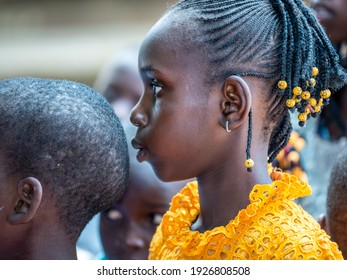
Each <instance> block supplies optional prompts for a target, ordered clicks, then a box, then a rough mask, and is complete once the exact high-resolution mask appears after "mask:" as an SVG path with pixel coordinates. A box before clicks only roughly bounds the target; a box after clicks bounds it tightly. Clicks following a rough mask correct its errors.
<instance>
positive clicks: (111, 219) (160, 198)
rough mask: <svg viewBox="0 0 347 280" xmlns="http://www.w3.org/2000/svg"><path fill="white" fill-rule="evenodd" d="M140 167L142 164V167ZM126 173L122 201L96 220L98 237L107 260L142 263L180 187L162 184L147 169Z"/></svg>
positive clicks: (180, 184)
mask: <svg viewBox="0 0 347 280" xmlns="http://www.w3.org/2000/svg"><path fill="white" fill-rule="evenodd" d="M142 165H143V164H142ZM142 170H143V169H141V168H138V169H136V170H135V171H133V172H131V173H130V185H129V187H128V189H127V192H126V194H125V195H124V197H123V199H122V200H121V201H120V202H118V203H114V204H113V206H112V208H110V209H108V210H107V211H105V212H103V213H102V214H101V217H100V237H101V241H102V244H103V248H104V251H105V254H106V257H107V259H121V260H145V259H147V258H148V249H149V245H150V242H151V240H152V237H153V234H154V232H155V230H156V227H157V226H158V225H159V224H160V222H161V219H162V216H163V215H164V214H165V212H166V211H167V210H168V208H169V203H170V202H171V198H172V196H173V195H174V194H175V193H177V192H178V191H179V189H180V188H181V187H183V183H182V182H181V183H163V182H161V181H159V180H158V179H157V178H156V177H155V176H154V173H153V171H152V170H151V169H147V171H146V172H143V171H142Z"/></svg>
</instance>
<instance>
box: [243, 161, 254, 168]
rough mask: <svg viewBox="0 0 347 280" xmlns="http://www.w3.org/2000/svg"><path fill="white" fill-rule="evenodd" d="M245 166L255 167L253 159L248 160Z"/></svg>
mask: <svg viewBox="0 0 347 280" xmlns="http://www.w3.org/2000/svg"><path fill="white" fill-rule="evenodd" d="M245 166H246V167H247V168H252V167H253V166H254V161H253V160H252V159H246V161H245Z"/></svg>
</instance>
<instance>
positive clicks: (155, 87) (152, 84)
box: [151, 80, 163, 96]
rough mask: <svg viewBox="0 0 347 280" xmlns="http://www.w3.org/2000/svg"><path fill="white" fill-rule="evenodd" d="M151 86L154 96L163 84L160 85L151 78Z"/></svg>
mask: <svg viewBox="0 0 347 280" xmlns="http://www.w3.org/2000/svg"><path fill="white" fill-rule="evenodd" d="M151 86H152V92H153V95H154V96H156V95H158V94H159V93H160V92H161V91H162V89H163V86H161V85H160V84H159V83H158V81H157V80H153V81H152V82H151Z"/></svg>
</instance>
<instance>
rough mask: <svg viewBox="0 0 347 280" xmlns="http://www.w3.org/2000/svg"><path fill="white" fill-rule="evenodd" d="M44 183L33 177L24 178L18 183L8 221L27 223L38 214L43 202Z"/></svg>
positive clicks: (15, 223) (11, 222)
mask: <svg viewBox="0 0 347 280" xmlns="http://www.w3.org/2000/svg"><path fill="white" fill-rule="evenodd" d="M41 199H42V185H41V183H40V181H39V180H37V179H36V178H33V177H26V178H24V179H22V180H21V181H20V182H19V183H18V185H17V193H16V197H15V200H14V204H13V209H12V211H11V212H10V213H9V214H8V218H7V220H8V222H9V223H10V224H12V225H19V224H25V223H27V222H29V221H30V220H31V219H32V218H33V217H34V216H35V214H36V211H37V209H38V208H39V206H40V204H41Z"/></svg>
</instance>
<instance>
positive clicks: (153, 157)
mask: <svg viewBox="0 0 347 280" xmlns="http://www.w3.org/2000/svg"><path fill="white" fill-rule="evenodd" d="M170 23H172V21H170V17H169V18H168V16H166V17H164V18H163V19H161V21H159V22H158V23H157V24H156V25H155V26H154V27H153V28H152V30H151V31H150V33H149V34H148V35H147V37H146V38H145V40H144V42H143V44H142V46H141V50H140V55H139V68H140V74H141V78H142V81H143V84H144V93H143V95H142V96H141V99H140V101H139V102H138V103H137V105H136V106H135V107H134V109H133V110H132V112H131V116H130V119H131V121H132V123H133V124H134V125H135V126H137V127H138V130H137V133H136V136H135V138H134V140H133V142H132V144H133V146H134V148H135V149H138V150H139V152H138V154H137V158H138V160H139V161H140V162H142V161H148V162H149V163H150V164H151V165H152V166H153V168H154V170H155V172H156V174H157V176H158V177H159V178H161V179H162V180H163V181H176V180H185V179H189V178H193V177H197V176H199V175H201V174H202V173H203V172H205V171H206V170H207V169H208V165H210V164H211V165H213V164H216V163H217V162H219V160H217V157H216V153H217V151H216V149H215V147H216V145H217V146H218V143H217V142H216V141H217V139H218V133H215V130H221V129H220V126H219V123H218V121H219V119H218V118H219V116H220V103H219V96H217V95H216V94H213V93H211V91H212V86H207V85H206V83H205V78H206V76H207V75H206V71H207V70H206V67H204V59H205V58H206V57H205V56H204V55H202V54H201V53H200V52H199V51H198V50H197V48H196V44H194V43H192V42H190V41H189V40H191V39H189V37H188V34H186V33H190V32H193V31H192V30H188V28H185V27H184V26H183V24H177V25H174V24H173V25H174V26H172V25H170ZM177 26H179V27H177ZM206 147H208V149H207V148H206ZM217 150H221V149H220V148H219V147H218V149H217Z"/></svg>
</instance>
